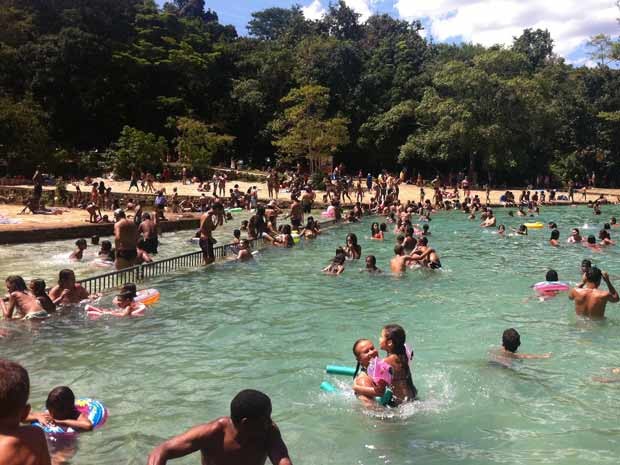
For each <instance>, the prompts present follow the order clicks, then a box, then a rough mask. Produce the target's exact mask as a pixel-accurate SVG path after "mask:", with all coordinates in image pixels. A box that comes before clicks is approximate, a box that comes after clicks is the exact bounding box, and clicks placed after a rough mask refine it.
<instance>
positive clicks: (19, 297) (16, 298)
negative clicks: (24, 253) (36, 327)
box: [0, 275, 49, 320]
mask: <svg viewBox="0 0 620 465" xmlns="http://www.w3.org/2000/svg"><path fill="white" fill-rule="evenodd" d="M5 282H6V288H7V290H8V291H9V301H8V303H7V304H6V306H5V304H4V301H2V300H0V306H1V307H2V314H3V316H4V318H5V319H8V320H10V319H11V318H13V317H14V314H15V313H19V314H20V315H21V319H23V320H44V319H45V318H47V317H48V316H49V314H48V313H47V312H46V311H45V310H44V309H43V306H42V305H41V303H40V302H39V301H38V300H37V298H36V297H34V296H32V295H30V294H28V292H27V288H26V283H25V282H24V279H23V278H22V277H21V276H15V275H13V276H9V277H8V278H6V281H5Z"/></svg>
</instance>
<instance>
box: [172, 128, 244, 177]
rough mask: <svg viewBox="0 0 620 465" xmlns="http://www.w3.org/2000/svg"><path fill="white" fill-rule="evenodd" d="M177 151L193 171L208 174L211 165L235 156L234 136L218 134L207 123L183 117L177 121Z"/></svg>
mask: <svg viewBox="0 0 620 465" xmlns="http://www.w3.org/2000/svg"><path fill="white" fill-rule="evenodd" d="M176 129H177V137H176V149H177V152H178V153H179V158H180V160H182V161H184V162H188V163H189V164H190V165H191V166H192V169H194V170H196V172H198V173H201V174H206V172H207V170H208V169H209V166H210V165H211V163H212V162H213V161H214V160H216V159H218V158H219V159H223V158H225V157H229V156H231V155H232V154H233V152H232V150H231V149H232V144H233V142H234V141H235V138H234V137H233V136H230V135H227V134H217V133H216V132H215V131H214V130H213V128H211V127H209V125H207V124H206V123H204V122H202V121H199V120H195V119H192V118H187V117H182V118H179V119H178V120H177V121H176Z"/></svg>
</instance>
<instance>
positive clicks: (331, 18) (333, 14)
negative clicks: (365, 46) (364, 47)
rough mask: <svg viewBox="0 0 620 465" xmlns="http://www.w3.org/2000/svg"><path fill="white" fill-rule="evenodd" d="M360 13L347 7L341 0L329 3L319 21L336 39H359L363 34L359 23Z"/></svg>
mask: <svg viewBox="0 0 620 465" xmlns="http://www.w3.org/2000/svg"><path fill="white" fill-rule="evenodd" d="M360 17H361V15H360V14H359V13H356V12H355V11H354V10H353V9H352V8H349V7H348V6H347V4H346V3H345V2H344V1H343V0H338V3H337V4H331V3H330V5H329V9H328V10H327V14H326V15H325V17H324V18H323V20H322V21H321V23H322V25H323V27H324V28H325V29H326V30H327V33H328V34H329V35H330V36H332V37H335V38H336V39H338V40H351V41H357V40H360V39H361V38H362V36H363V32H362V27H361V26H360V25H359V19H360Z"/></svg>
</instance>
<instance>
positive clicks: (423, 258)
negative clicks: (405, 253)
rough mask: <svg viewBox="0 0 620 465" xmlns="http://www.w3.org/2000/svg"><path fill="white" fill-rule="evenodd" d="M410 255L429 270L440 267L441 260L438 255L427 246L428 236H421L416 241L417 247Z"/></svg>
mask: <svg viewBox="0 0 620 465" xmlns="http://www.w3.org/2000/svg"><path fill="white" fill-rule="evenodd" d="M411 257H412V258H413V260H414V261H416V262H418V263H420V264H422V265H423V266H426V267H427V268H430V269H431V270H438V269H440V268H441V260H440V258H439V255H438V254H437V252H436V251H435V249H432V248H430V247H428V238H426V237H423V238H422V239H420V242H418V247H417V248H416V250H414V251H413V252H412V253H411Z"/></svg>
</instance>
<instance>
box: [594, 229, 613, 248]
mask: <svg viewBox="0 0 620 465" xmlns="http://www.w3.org/2000/svg"><path fill="white" fill-rule="evenodd" d="M598 238H599V239H600V240H601V242H600V244H601V245H602V246H608V245H616V243H615V242H614V241H612V240H611V235H610V234H609V231H608V230H607V229H601V231H600V232H599V233H598Z"/></svg>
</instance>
